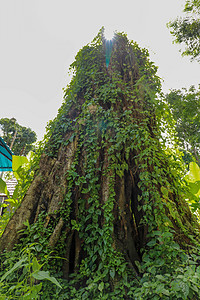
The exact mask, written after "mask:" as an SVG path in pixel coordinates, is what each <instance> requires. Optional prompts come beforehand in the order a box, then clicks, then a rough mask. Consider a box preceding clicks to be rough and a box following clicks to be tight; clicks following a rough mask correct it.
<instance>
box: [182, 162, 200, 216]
mask: <svg viewBox="0 0 200 300" xmlns="http://www.w3.org/2000/svg"><path fill="white" fill-rule="evenodd" d="M184 179H185V180H186V182H187V184H188V191H187V192H186V197H187V200H188V202H189V203H190V205H191V208H192V210H193V211H194V212H196V213H197V214H198V216H199V209H200V168H199V166H198V165H197V164H196V163H195V162H191V163H190V165H189V173H188V174H187V175H186V176H185V177H184Z"/></svg>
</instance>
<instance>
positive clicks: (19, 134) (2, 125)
mask: <svg viewBox="0 0 200 300" xmlns="http://www.w3.org/2000/svg"><path fill="white" fill-rule="evenodd" d="M0 130H1V133H2V138H3V139H4V141H5V142H6V143H7V145H8V146H10V147H11V148H12V151H13V153H14V154H15V155H26V154H28V152H29V151H30V150H32V149H33V148H34V146H33V145H32V144H33V143H34V142H36V140H37V136H36V133H35V132H34V131H33V130H31V129H30V128H27V127H24V126H21V125H19V124H18V123H17V121H16V119H15V118H11V119H9V118H2V119H0Z"/></svg>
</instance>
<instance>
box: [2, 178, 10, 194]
mask: <svg viewBox="0 0 200 300" xmlns="http://www.w3.org/2000/svg"><path fill="white" fill-rule="evenodd" d="M0 193H2V194H6V195H7V196H9V192H8V190H7V185H6V182H5V181H4V180H3V179H2V178H0Z"/></svg>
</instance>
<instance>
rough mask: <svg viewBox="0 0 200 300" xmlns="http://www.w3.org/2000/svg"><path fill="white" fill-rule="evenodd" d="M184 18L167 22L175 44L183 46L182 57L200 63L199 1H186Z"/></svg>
mask: <svg viewBox="0 0 200 300" xmlns="http://www.w3.org/2000/svg"><path fill="white" fill-rule="evenodd" d="M184 13H185V17H183V18H180V17H179V18H177V19H176V20H174V21H172V22H169V24H168V26H169V28H171V33H172V35H173V36H174V37H175V42H176V43H178V44H183V46H184V47H185V50H183V51H182V54H183V55H188V56H190V57H191V59H196V60H198V61H200V0H189V1H186V4H185V8H184Z"/></svg>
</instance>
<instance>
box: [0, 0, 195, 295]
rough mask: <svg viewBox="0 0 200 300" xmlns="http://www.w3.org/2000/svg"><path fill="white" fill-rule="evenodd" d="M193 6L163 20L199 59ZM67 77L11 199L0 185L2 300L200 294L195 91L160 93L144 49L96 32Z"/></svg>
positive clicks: (119, 37)
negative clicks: (2, 199)
mask: <svg viewBox="0 0 200 300" xmlns="http://www.w3.org/2000/svg"><path fill="white" fill-rule="evenodd" d="M199 9H200V1H199V0H198V1H197V0H192V1H186V5H185V13H186V18H185V19H177V20H175V21H174V22H171V23H169V24H168V26H169V28H171V30H172V34H173V35H174V36H175V39H176V42H177V43H185V45H186V50H185V51H184V52H183V54H184V55H189V56H191V57H192V59H197V60H198V59H199V54H200V48H199V45H198V43H199V32H200V31H199V30H196V28H199V19H197V18H196V15H198V16H199ZM194 14H195V17H194ZM194 28H195V30H194ZM71 72H72V74H73V77H72V80H71V83H70V84H69V86H67V87H66V89H65V90H64V101H63V104H62V106H61V108H60V109H59V111H58V115H57V117H56V118H55V119H54V120H53V121H50V122H49V124H48V126H47V133H46V136H45V138H44V140H43V141H42V142H40V143H39V144H38V145H37V146H36V151H34V152H30V153H29V157H28V158H29V162H28V163H27V164H24V165H22V166H20V167H19V168H18V169H17V170H16V171H15V172H14V175H15V176H16V178H17V179H18V185H17V186H16V191H15V193H14V194H13V197H9V193H8V192H7V189H6V186H5V183H4V181H3V180H2V179H1V180H0V191H1V192H4V193H8V200H7V203H8V204H9V207H10V208H11V209H10V210H5V212H4V214H3V216H2V217H1V218H0V225H1V227H0V256H1V261H0V300H1V299H2V300H6V299H116V300H118V299H138V300H139V299H147V300H149V299H154V300H159V299H200V263H199V262H200V256H199V251H200V224H199V222H200V221H199V217H200V216H199V214H200V204H199V197H200V157H199V149H200V148H199V147H200V139H199V132H200V122H199V110H200V104H199V103H200V98H199V97H200V90H199V88H195V87H194V86H192V87H190V89H188V90H187V89H184V88H183V89H182V90H172V91H170V92H169V93H168V94H167V95H164V94H163V93H162V89H161V82H160V78H159V77H158V76H157V67H156V66H155V65H154V64H153V63H152V62H151V61H150V58H149V53H148V51H147V50H146V49H142V48H140V47H139V45H138V44H137V43H136V42H135V41H130V40H129V39H128V37H127V36H126V34H124V33H115V36H114V39H113V40H112V41H107V40H105V38H104V28H102V29H101V30H100V32H99V33H98V35H97V36H96V37H95V38H94V40H93V41H92V42H91V43H90V44H88V45H86V46H84V47H83V48H82V49H81V50H80V51H79V52H78V54H77V56H76V58H75V61H74V62H73V63H72V65H71ZM6 205H7V204H6ZM6 205H5V204H4V206H6Z"/></svg>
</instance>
